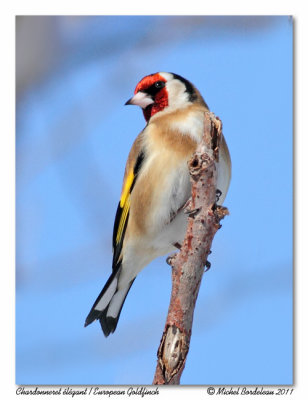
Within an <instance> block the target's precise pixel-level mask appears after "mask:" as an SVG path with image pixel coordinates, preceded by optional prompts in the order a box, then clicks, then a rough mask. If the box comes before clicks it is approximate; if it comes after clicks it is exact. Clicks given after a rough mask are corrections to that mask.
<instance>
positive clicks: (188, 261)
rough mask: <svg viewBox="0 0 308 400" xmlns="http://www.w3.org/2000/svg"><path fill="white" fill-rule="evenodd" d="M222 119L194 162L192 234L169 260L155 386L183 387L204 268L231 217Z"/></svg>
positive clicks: (208, 130) (209, 130)
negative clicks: (221, 165)
mask: <svg viewBox="0 0 308 400" xmlns="http://www.w3.org/2000/svg"><path fill="white" fill-rule="evenodd" d="M220 142H221V121H220V120H219V119H218V118H217V117H215V115H214V114H213V113H210V112H206V113H205V120H204V135H203V139H202V141H201V143H200V144H199V146H198V148H197V151H196V153H195V154H194V155H193V157H192V158H191V160H190V161H189V162H188V167H189V172H190V175H191V183H192V198H191V201H190V204H189V208H190V209H189V210H187V213H188V214H189V217H188V224H187V232H186V236H185V239H184V242H183V244H182V247H181V251H180V252H179V253H177V254H176V255H175V256H173V257H170V258H169V259H168V263H169V264H170V265H171V266H172V292H171V300H170V305H169V310H168V316H167V320H166V325H165V329H164V332H163V335H162V338H161V341H160V345H159V348H158V352H157V356H158V361H157V367H156V372H155V376H154V381H153V384H154V385H161V384H179V383H180V378H181V375H182V372H183V370H184V367H185V362H186V358H187V354H188V351H189V344H190V338H191V329H192V322H193V314H194V309H195V304H196V300H197V296H198V292H199V288H200V283H201V279H202V276H203V272H204V266H205V265H207V266H208V265H209V263H208V262H207V257H208V255H209V254H210V252H211V251H210V250H211V245H212V241H213V238H214V236H215V233H216V232H217V230H218V229H219V228H220V227H221V225H220V220H221V219H222V218H224V216H225V215H227V214H229V212H228V210H227V208H225V207H220V206H217V205H216V187H217V186H216V185H217V170H216V165H215V162H218V160H219V147H220Z"/></svg>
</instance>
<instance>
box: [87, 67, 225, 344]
mask: <svg viewBox="0 0 308 400" xmlns="http://www.w3.org/2000/svg"><path fill="white" fill-rule="evenodd" d="M126 104H135V105H138V106H140V107H141V108H142V111H143V114H144V117H145V120H146V126H145V128H144V129H143V131H142V132H141V133H140V134H139V135H138V136H137V138H136V140H135V142H134V144H133V146H132V148H131V150H130V153H129V156H128V160H127V163H126V168H125V173H124V180H123V187H122V193H121V198H120V202H119V205H118V209H117V212H116V217H115V223H114V230H113V263H112V274H111V275H110V277H109V279H108V281H107V283H106V284H105V286H104V288H103V290H102V291H101V293H100V294H99V296H98V298H97V299H96V301H95V303H94V305H93V307H92V309H91V311H90V313H89V315H88V316H87V318H86V322H85V326H87V325H89V324H90V323H91V322H93V321H94V320H96V319H99V321H100V324H101V327H102V329H103V332H104V334H105V336H106V337H107V336H108V335H109V334H110V333H112V332H114V331H115V329H116V327H117V323H118V319H119V316H120V313H121V310H122V307H123V303H124V301H125V298H126V296H127V293H128V291H129V289H130V288H131V286H132V284H133V282H134V280H135V278H136V276H137V274H138V273H139V272H140V271H141V270H142V269H143V268H144V267H145V266H146V265H147V264H149V263H150V262H151V261H152V260H153V259H155V258H156V257H159V256H162V255H164V254H167V253H169V252H171V251H172V250H174V249H175V248H179V247H180V244H181V243H182V241H183V240H184V236H185V233H186V226H187V214H185V213H184V205H185V204H186V202H187V201H188V200H189V198H190V196H191V184H190V176H189V172H188V166H187V161H188V160H189V159H190V158H191V156H192V154H193V153H194V152H195V150H196V147H197V144H198V143H199V141H200V140H201V138H202V135H203V123H204V112H205V111H207V110H208V106H207V104H206V103H205V101H204V100H203V98H202V96H201V94H200V93H199V91H198V90H197V89H196V88H195V87H194V86H193V85H192V84H191V83H190V82H189V81H187V80H186V79H184V78H182V77H181V76H179V75H177V74H173V73H167V72H159V73H155V74H152V75H148V76H146V77H144V78H143V79H142V80H141V81H140V82H139V83H138V85H137V86H136V89H135V92H134V96H133V97H132V98H131V99H130V100H128V101H127V102H126ZM217 167H218V183H217V189H218V190H220V191H221V195H220V198H219V200H218V204H222V203H223V201H224V199H225V196H226V194H227V190H228V187H229V182H230V178H231V161H230V155H229V151H228V147H227V144H226V142H225V139H224V138H222V143H221V150H220V159H219V163H218V164H217Z"/></svg>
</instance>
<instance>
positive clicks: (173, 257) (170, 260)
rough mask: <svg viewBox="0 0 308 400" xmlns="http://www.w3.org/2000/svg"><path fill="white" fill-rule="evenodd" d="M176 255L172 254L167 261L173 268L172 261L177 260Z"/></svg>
mask: <svg viewBox="0 0 308 400" xmlns="http://www.w3.org/2000/svg"><path fill="white" fill-rule="evenodd" d="M176 255H177V253H173V254H170V256H168V257H167V259H166V262H167V264H169V265H171V267H172V266H173V265H172V261H173V260H174V259H175V256H176Z"/></svg>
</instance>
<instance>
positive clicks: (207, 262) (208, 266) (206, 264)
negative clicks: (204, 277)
mask: <svg viewBox="0 0 308 400" xmlns="http://www.w3.org/2000/svg"><path fill="white" fill-rule="evenodd" d="M210 268H211V263H210V262H209V261H208V260H206V262H205V270H204V272H207V271H208V270H209V269H210Z"/></svg>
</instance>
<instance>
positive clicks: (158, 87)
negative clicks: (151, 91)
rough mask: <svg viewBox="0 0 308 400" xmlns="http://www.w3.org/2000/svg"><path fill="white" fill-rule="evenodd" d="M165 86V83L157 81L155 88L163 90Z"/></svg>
mask: <svg viewBox="0 0 308 400" xmlns="http://www.w3.org/2000/svg"><path fill="white" fill-rule="evenodd" d="M164 86H165V82H163V81H157V82H155V87H156V89H161V88H163V87H164Z"/></svg>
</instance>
